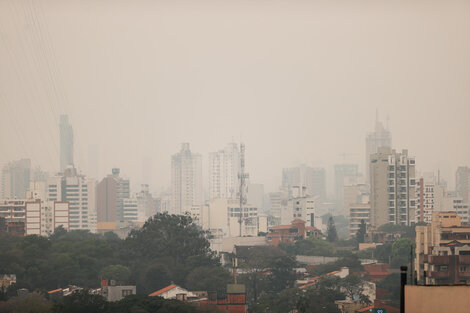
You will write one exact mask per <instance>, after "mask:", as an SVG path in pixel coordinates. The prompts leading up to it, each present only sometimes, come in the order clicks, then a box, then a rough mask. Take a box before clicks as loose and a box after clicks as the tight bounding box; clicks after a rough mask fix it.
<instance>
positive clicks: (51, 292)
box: [47, 288, 62, 294]
mask: <svg viewBox="0 0 470 313" xmlns="http://www.w3.org/2000/svg"><path fill="white" fill-rule="evenodd" d="M61 291H62V288H59V289H54V290H51V291H48V292H47V293H48V294H53V293H56V292H61Z"/></svg>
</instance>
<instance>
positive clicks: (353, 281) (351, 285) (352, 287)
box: [341, 275, 371, 305]
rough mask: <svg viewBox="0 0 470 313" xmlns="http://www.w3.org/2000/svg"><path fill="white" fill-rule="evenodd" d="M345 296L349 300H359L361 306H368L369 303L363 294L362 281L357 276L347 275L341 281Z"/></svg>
mask: <svg viewBox="0 0 470 313" xmlns="http://www.w3.org/2000/svg"><path fill="white" fill-rule="evenodd" d="M341 286H342V287H343V289H344V291H345V293H346V295H347V296H348V297H349V299H351V300H356V299H359V300H360V301H361V302H362V304H365V305H368V304H370V303H371V301H370V300H369V298H368V297H367V296H366V295H365V294H364V281H363V280H362V279H361V278H360V277H359V276H357V275H348V276H346V277H345V278H343V279H342V280H341Z"/></svg>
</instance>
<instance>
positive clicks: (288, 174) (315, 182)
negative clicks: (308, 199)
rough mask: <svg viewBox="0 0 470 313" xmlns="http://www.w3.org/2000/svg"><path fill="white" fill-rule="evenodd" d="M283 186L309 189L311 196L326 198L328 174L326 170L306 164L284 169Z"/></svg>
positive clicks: (308, 192)
mask: <svg viewBox="0 0 470 313" xmlns="http://www.w3.org/2000/svg"><path fill="white" fill-rule="evenodd" d="M282 185H283V186H288V187H289V188H292V187H294V186H304V187H307V194H308V195H309V196H313V197H315V196H318V197H320V198H321V199H325V198H326V174H325V169H324V168H313V167H308V166H306V165H304V164H302V165H300V166H298V167H292V168H284V169H283V170H282Z"/></svg>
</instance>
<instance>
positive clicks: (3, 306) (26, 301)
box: [0, 293, 52, 313]
mask: <svg viewBox="0 0 470 313" xmlns="http://www.w3.org/2000/svg"><path fill="white" fill-rule="evenodd" d="M51 308H52V302H50V301H48V300H46V299H45V298H44V297H43V296H41V295H40V294H38V293H31V294H30V295H28V296H27V297H24V298H19V297H14V298H11V299H9V300H8V301H0V312H2V313H47V312H51Z"/></svg>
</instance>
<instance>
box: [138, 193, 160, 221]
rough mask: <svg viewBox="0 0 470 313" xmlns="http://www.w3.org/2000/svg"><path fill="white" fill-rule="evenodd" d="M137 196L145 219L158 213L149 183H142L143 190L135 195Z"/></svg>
mask: <svg viewBox="0 0 470 313" xmlns="http://www.w3.org/2000/svg"><path fill="white" fill-rule="evenodd" d="M135 198H136V199H137V203H138V207H139V209H140V210H141V212H142V215H143V216H144V220H143V221H145V220H146V219H148V218H149V217H151V216H154V215H155V214H156V213H157V210H156V207H155V199H154V198H153V197H152V194H151V193H150V191H149V185H147V184H142V186H141V190H140V192H138V193H137V194H136V195H135Z"/></svg>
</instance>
